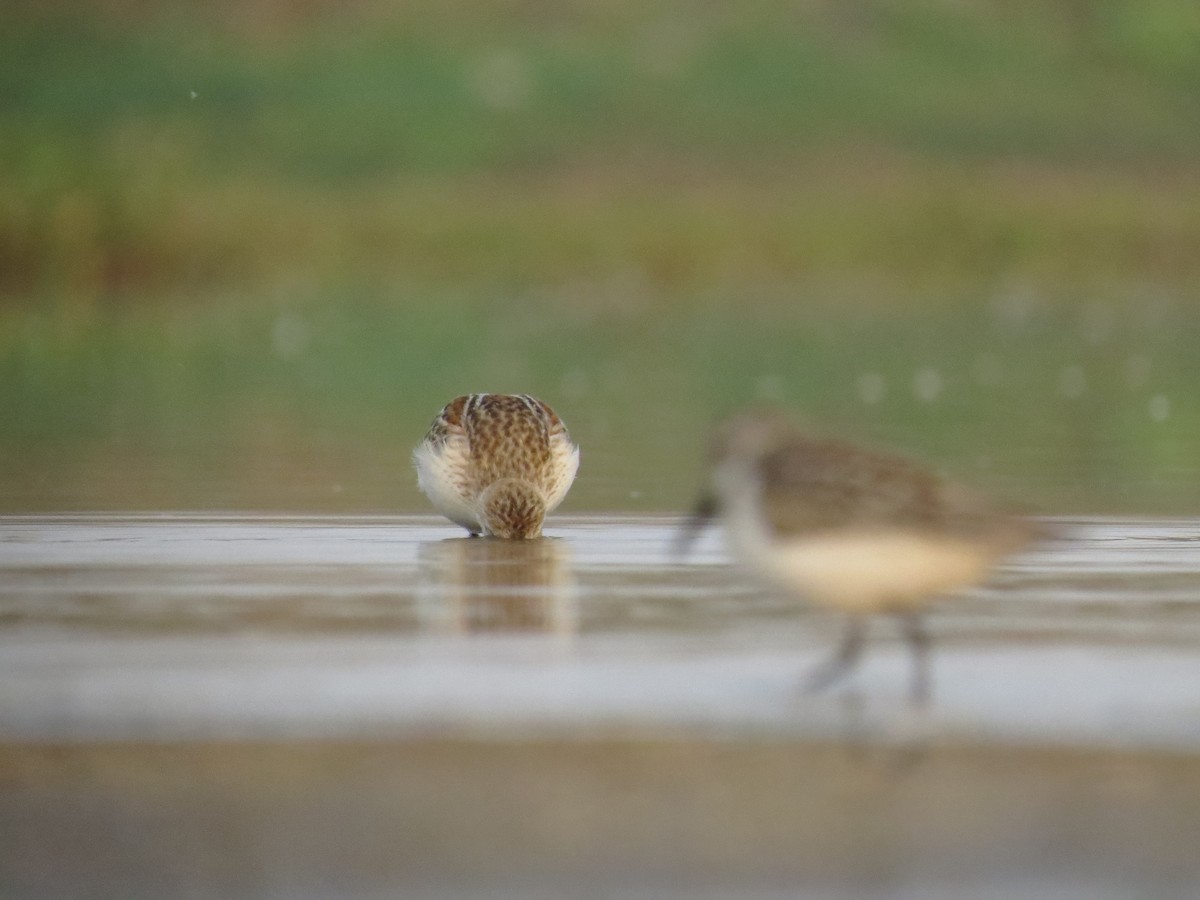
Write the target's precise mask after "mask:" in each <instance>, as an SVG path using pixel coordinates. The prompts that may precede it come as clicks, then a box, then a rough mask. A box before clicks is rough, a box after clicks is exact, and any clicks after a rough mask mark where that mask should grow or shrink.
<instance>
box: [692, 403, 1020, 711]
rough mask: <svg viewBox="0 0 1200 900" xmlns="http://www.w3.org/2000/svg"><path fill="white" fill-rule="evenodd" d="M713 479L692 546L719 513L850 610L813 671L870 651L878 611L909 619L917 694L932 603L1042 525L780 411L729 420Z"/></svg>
mask: <svg viewBox="0 0 1200 900" xmlns="http://www.w3.org/2000/svg"><path fill="white" fill-rule="evenodd" d="M710 465H711V489H710V490H709V491H706V492H705V493H704V494H703V495H702V496H701V499H700V502H699V504H698V507H697V509H696V511H695V513H694V515H693V517H692V519H691V521H690V522H689V524H688V526H687V528H686V529H685V531H684V533H683V534H682V536H681V540H680V547H679V549H680V550H681V551H682V550H685V549H686V547H687V545H688V544H689V543H690V542H691V540H692V539H693V538H694V537H695V536H696V534H697V533H698V531H699V530H700V528H701V527H703V525H704V524H705V523H706V521H707V520H708V519H710V518H711V517H712V516H714V515H720V516H721V518H722V520H723V522H724V525H725V530H726V537H727V541H728V543H729V545H730V549H731V551H732V552H733V554H734V556H735V557H736V558H738V559H739V560H740V561H741V562H742V563H743V564H744V565H745V566H746V567H747V568H748V569H750V570H752V571H753V572H755V573H756V574H758V575H760V576H762V577H763V578H764V579H765V580H766V581H767V582H769V583H772V584H774V585H776V586H779V587H782V588H783V589H785V590H787V591H790V592H792V593H795V594H798V595H800V596H802V597H803V598H805V599H807V600H808V601H810V602H811V603H813V604H814V605H816V606H820V607H825V608H829V609H834V610H840V611H842V612H845V613H847V614H848V624H847V630H846V633H845V636H844V638H843V640H842V643H841V645H840V647H839V649H838V650H837V652H836V653H835V655H834V656H833V657H832V658H831V659H830V660H829V661H827V662H826V663H824V664H823V665H821V666H818V667H817V668H816V669H815V670H814V671H813V672H812V674H811V675H810V677H809V680H808V682H807V687H808V688H809V689H810V690H816V689H820V688H823V687H826V686H828V685H830V684H832V683H833V682H835V681H837V680H838V679H839V678H841V677H842V676H844V675H846V674H847V673H848V672H850V671H851V670H852V669H853V668H854V666H855V664H856V663H857V662H858V661H859V658H860V657H861V654H862V650H863V642H864V639H865V627H866V621H867V619H868V617H870V616H872V615H877V614H890V615H894V616H896V617H897V618H898V620H899V621H900V622H901V623H902V626H903V631H904V635H905V638H906V640H907V641H908V643H909V645H910V647H911V649H912V653H913V662H914V679H913V697H914V699H916V700H918V701H924V700H925V699H927V698H928V696H929V675H928V662H927V657H928V647H929V639H928V635H927V633H926V631H925V628H924V623H923V621H922V618H921V612H922V610H924V609H925V607H926V606H927V605H928V604H929V603H931V602H932V601H933V600H935V599H937V598H939V597H943V596H944V595H946V594H949V593H952V592H954V591H958V590H962V589H964V588H967V587H970V586H972V585H974V584H977V583H978V582H981V581H983V580H984V578H985V577H986V576H987V575H988V573H989V571H990V570H991V568H992V566H993V565H994V564H995V563H997V562H998V561H999V560H1001V559H1002V558H1004V557H1005V556H1007V555H1009V554H1012V553H1014V552H1016V551H1017V550H1019V549H1020V548H1021V547H1023V546H1024V545H1025V544H1026V543H1028V542H1029V541H1030V540H1031V539H1032V538H1033V537H1034V535H1035V531H1036V528H1035V526H1034V524H1033V523H1032V522H1030V521H1028V520H1026V519H1024V518H1021V517H1017V516H1014V515H1010V514H1007V513H1004V512H1001V511H999V510H997V509H996V508H994V507H993V506H992V505H991V504H989V503H988V502H987V501H985V500H984V499H983V498H982V497H981V496H980V495H978V494H976V493H974V492H973V491H971V490H968V489H967V488H965V487H962V486H961V485H958V484H956V483H954V482H952V481H948V480H945V479H942V478H940V477H938V476H937V475H934V474H932V473H930V472H927V471H925V470H924V469H922V468H920V467H919V466H917V465H916V464H914V463H912V462H910V461H909V460H907V459H904V458H902V457H898V456H893V455H891V454H887V453H880V452H876V451H874V450H869V449H865V448H863V447H860V446H857V445H855V444H852V443H849V442H847V441H844V440H838V439H835V438H825V437H813V436H809V435H808V434H806V433H804V432H803V431H801V430H799V429H798V428H797V427H796V426H794V425H793V424H792V423H791V422H789V421H788V420H787V419H785V418H784V417H783V416H781V415H780V414H778V413H774V412H754V413H747V414H743V415H739V416H736V417H734V418H732V419H730V420H728V421H726V422H724V423H723V424H722V425H720V426H719V427H718V428H717V430H716V432H715V434H714V436H713V440H712V445H711V448H710Z"/></svg>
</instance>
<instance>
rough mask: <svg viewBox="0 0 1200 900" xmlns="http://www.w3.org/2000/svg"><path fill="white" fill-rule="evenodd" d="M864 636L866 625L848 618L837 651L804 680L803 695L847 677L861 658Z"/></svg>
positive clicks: (855, 618) (855, 617) (859, 619)
mask: <svg viewBox="0 0 1200 900" xmlns="http://www.w3.org/2000/svg"><path fill="white" fill-rule="evenodd" d="M866 636H867V633H866V624H865V623H864V622H863V620H862V619H861V618H860V617H858V616H850V617H849V618H848V619H847V620H846V632H845V634H844V635H843V636H842V642H841V644H840V645H839V646H838V649H837V651H836V652H835V653H834V654H833V656H831V657H830V658H829V659H827V660H826V661H825V662H823V663H821V664H820V665H819V666H817V667H816V668H815V669H813V670H812V671H811V672H810V673H809V674H808V677H807V678H806V679H805V680H804V691H805V693H810V694H811V693H816V692H817V691H820V690H824V689H825V688H827V687H829V686H830V685H831V684H833V683H834V682H835V681H838V680H840V679H842V678H844V677H845V676H846V675H848V674H849V673H850V671H851V670H852V669H853V668H854V667H855V665H856V664H857V663H858V660H859V658H860V657H861V656H862V651H863V645H864V642H865V640H866Z"/></svg>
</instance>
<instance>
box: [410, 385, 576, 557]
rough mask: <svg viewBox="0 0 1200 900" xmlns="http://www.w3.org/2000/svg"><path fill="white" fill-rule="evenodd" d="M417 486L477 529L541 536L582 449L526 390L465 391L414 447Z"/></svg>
mask: <svg viewBox="0 0 1200 900" xmlns="http://www.w3.org/2000/svg"><path fill="white" fill-rule="evenodd" d="M413 465H414V466H416V469H417V486H418V487H419V488H420V489H421V490H422V491H423V492H424V493H425V496H427V497H428V498H429V499H430V501H432V503H433V505H434V507H435V508H436V509H437V511H438V512H440V513H441V514H442V515H444V516H445V517H446V518H447V519H450V520H451V521H452V522H455V523H456V524H458V525H461V526H462V527H463V528H465V529H467V531H469V532H470V533H471V534H473V535H479V534H484V535H492V536H494V537H500V538H536V537H539V536H540V535H541V533H542V523H543V522H544V521H545V518H546V514H547V513H549V512H550V511H551V510H553V509H554V508H555V507H556V506H558V504H559V503H561V502H562V500H563V498H564V497H565V496H566V495H567V491H568V490H569V489H570V487H571V483H572V482H573V481H574V480H575V472H576V471H577V470H578V468H579V448H578V447H576V446H575V445H574V444H573V443H571V437H570V435H569V434H567V428H566V426H565V425H564V424H563V422H562V419H560V418H559V417H558V416H557V415H556V414H555V412H554V410H552V409H551V408H550V407H549V406H547V405H546V404H545V403H543V402H542V401H541V400H538V399H536V398H534V397H531V396H529V395H528V394H467V395H464V396H462V397H457V398H455V399H454V400H451V401H450V402H449V403H447V404H446V405H445V407H443V408H442V411H441V412H440V413H438V415H437V418H436V419H434V420H433V424H432V425H431V426H430V427H429V431H428V433H426V435H425V438H424V440H422V441H421V443H420V444H419V445H418V446H417V448H416V450H414V451H413Z"/></svg>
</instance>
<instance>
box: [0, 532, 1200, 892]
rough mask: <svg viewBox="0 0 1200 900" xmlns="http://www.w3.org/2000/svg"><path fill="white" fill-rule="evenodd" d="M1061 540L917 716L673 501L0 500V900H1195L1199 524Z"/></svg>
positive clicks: (816, 621) (1199, 859) (1013, 577)
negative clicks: (533, 506)
mask: <svg viewBox="0 0 1200 900" xmlns="http://www.w3.org/2000/svg"><path fill="white" fill-rule="evenodd" d="M1057 524H1059V525H1060V526H1062V531H1063V536H1062V537H1061V538H1060V539H1058V540H1057V541H1055V542H1053V543H1052V544H1050V545H1047V546H1044V547H1041V548H1038V549H1037V550H1035V551H1033V552H1031V553H1029V554H1027V555H1025V556H1022V557H1020V558H1018V559H1015V560H1013V561H1012V563H1011V564H1009V565H1007V566H1006V567H1004V568H1003V569H1002V570H1001V571H999V572H998V573H997V575H996V578H995V579H994V580H993V582H992V583H990V584H989V585H988V586H987V587H986V588H984V589H982V590H980V591H977V592H974V593H972V595H970V596H969V597H965V598H963V599H961V600H957V601H954V602H951V603H947V604H946V605H945V606H944V607H941V608H939V609H938V610H937V611H935V613H934V614H933V615H932V616H931V620H930V624H931V627H932V629H933V631H934V634H935V635H936V637H937V642H938V647H937V655H936V657H935V670H934V671H935V699H934V703H933V706H932V707H931V708H930V709H928V710H925V711H916V710H913V709H911V708H910V707H909V706H908V704H907V701H906V688H907V675H908V669H907V660H906V659H905V657H904V654H903V652H902V647H901V646H900V644H899V642H898V641H897V640H896V635H895V634H894V633H892V632H891V631H890V630H889V629H888V628H886V627H881V628H880V629H877V632H876V635H875V639H874V640H873V642H872V645H871V647H870V651H869V656H868V662H867V665H866V666H865V667H864V669H863V671H862V672H861V673H859V675H857V676H856V677H855V678H854V679H852V680H851V682H850V683H849V684H848V685H847V686H846V687H845V688H844V689H842V690H838V691H834V692H831V693H829V694H826V695H821V696H818V697H806V696H803V695H800V694H799V693H798V691H797V685H798V679H799V676H800V673H801V672H802V671H803V670H804V668H805V666H807V665H809V664H811V663H812V662H814V661H816V660H817V659H818V658H820V657H821V656H822V655H823V654H824V653H826V652H828V650H829V648H830V645H831V644H830V642H831V640H832V639H833V635H834V634H835V633H836V630H837V622H836V621H835V620H832V619H830V618H828V617H824V616H821V615H818V614H815V613H813V612H811V611H809V610H806V609H804V608H803V606H801V605H799V604H797V603H796V602H795V601H794V600H791V599H789V598H779V597H773V596H771V595H769V594H766V593H764V592H762V591H761V590H759V589H758V588H757V587H756V586H755V585H753V583H752V582H749V581H747V580H746V579H745V578H744V576H743V575H742V574H741V573H738V572H737V571H736V570H734V569H732V568H731V567H730V566H729V565H728V560H727V559H726V557H725V555H724V551H723V549H722V547H721V544H720V541H719V539H718V538H717V536H716V535H715V534H714V535H710V536H709V537H707V538H706V539H705V540H704V541H703V542H702V543H701V545H700V546H699V547H698V548H697V550H696V553H695V556H694V557H693V558H692V559H690V560H688V561H687V562H680V561H676V560H672V559H671V558H670V556H669V553H668V552H667V548H668V546H669V543H670V539H671V537H672V536H673V529H674V527H675V526H676V523H675V522H674V521H672V520H667V519H622V518H617V517H606V518H580V519H564V520H560V521H558V522H556V523H555V526H554V527H552V528H551V529H550V532H551V534H552V536H553V538H554V539H553V540H552V541H549V542H543V543H542V544H540V545H539V546H536V547H533V548H525V549H517V550H514V549H513V548H511V547H505V546H503V545H497V544H496V543H495V542H482V541H467V540H462V539H459V538H458V537H457V534H456V532H455V531H454V530H453V529H450V528H447V527H444V526H441V525H440V524H438V523H437V522H436V521H435V520H432V519H425V518H420V519H383V518H376V519H363V518H357V519H333V518H330V517H316V518H307V519H297V518H294V517H293V518H289V519H276V518H270V517H194V516H161V517H147V516H133V517H120V516H88V517H23V518H17V517H10V518H7V519H4V520H0V742H2V743H0V847H3V848H4V849H3V851H0V889H2V890H0V894H2V895H3V896H4V897H47V896H121V897H163V896H171V897H288V898H292V897H299V898H307V897H334V896H336V897H383V896H388V897H399V896H403V897H452V898H457V897H466V898H470V897H513V898H517V897H521V898H528V897H727V896H737V897H751V898H760V897H761V898H766V897H790V896H796V895H797V893H798V892H800V891H802V892H803V895H804V896H813V897H862V896H867V897H889V898H890V897H965V898H972V897H1009V896H1012V897H1028V896H1051V895H1052V896H1055V897H1088V898H1093V897H1113V898H1117V897H1122V898H1124V897H1129V896H1145V897H1192V896H1197V895H1200V855H1198V854H1197V853H1196V851H1195V847H1196V840H1197V836H1200V754H1198V753H1197V749H1198V748H1200V687H1198V686H1200V602H1198V600H1197V598H1200V542H1197V540H1196V538H1195V535H1196V534H1200V527H1198V523H1195V522H1191V521H1181V520H1144V521H1113V520H1079V521H1072V522H1063V523H1057Z"/></svg>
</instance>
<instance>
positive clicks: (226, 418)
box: [0, 0, 1200, 513]
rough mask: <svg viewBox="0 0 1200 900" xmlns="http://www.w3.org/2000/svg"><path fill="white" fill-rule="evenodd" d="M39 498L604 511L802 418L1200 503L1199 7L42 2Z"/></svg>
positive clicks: (989, 473)
mask: <svg viewBox="0 0 1200 900" xmlns="http://www.w3.org/2000/svg"><path fill="white" fill-rule="evenodd" d="M0 176H2V177H0V466H2V471H3V472H4V476H3V480H2V484H0V510H6V511H35V510H56V509H61V510H86V509H155V508H192V509H271V510H296V511H304V510H313V511H326V510H345V511H362V512H392V511H408V510H412V511H422V510H425V509H426V508H427V507H426V505H425V504H424V503H423V501H422V500H421V498H420V497H419V495H418V494H417V493H416V491H415V487H414V483H413V482H414V478H413V475H412V473H411V469H410V464H409V453H410V450H411V447H412V446H413V444H414V443H415V442H416V441H417V440H418V439H419V438H420V437H421V435H422V434H423V432H424V430H425V428H426V427H427V425H428V423H429V421H430V420H431V419H432V417H433V415H434V414H435V413H436V412H437V410H438V409H439V408H440V406H441V405H442V404H443V403H445V402H446V401H448V400H449V399H450V398H452V397H453V396H455V395H456V394H459V393H465V392H468V391H479V390H489V391H528V392H531V393H535V394H537V395H539V396H541V397H542V398H544V399H545V400H547V401H548V402H550V403H551V404H552V405H554V406H555V407H556V408H557V409H558V410H559V412H560V413H561V414H562V416H563V417H564V419H565V420H566V421H567V423H568V425H569V426H570V428H571V430H572V433H573V435H574V436H575V437H576V439H577V440H578V441H579V442H580V444H581V445H582V447H583V466H582V469H581V475H580V479H579V481H578V482H577V485H576V487H575V490H574V492H573V493H572V495H571V497H570V498H569V499H568V501H567V503H566V505H565V506H564V511H575V512H581V511H588V510H676V509H680V508H681V507H683V506H685V505H686V504H687V503H688V502H689V501H690V498H691V496H692V493H693V491H694V489H695V486H696V481H697V479H698V477H699V471H700V457H701V446H702V443H703V435H704V434H705V432H706V430H707V428H708V427H709V424H710V423H711V421H712V420H713V418H714V417H715V416H717V415H718V414H720V413H722V412H726V411H729V410H731V409H734V408H736V407H738V406H740V405H743V404H746V403H752V402H764V401H765V402H779V403H782V404H784V405H786V406H787V407H789V408H791V409H794V410H795V411H797V413H800V414H803V415H804V416H805V417H807V418H809V419H811V420H813V421H814V422H817V423H820V424H821V425H822V426H827V427H829V428H832V429H833V430H836V431H840V432H842V433H845V434H849V435H851V436H854V437H858V438H863V439H867V440H870V441H873V442H875V443H880V444H884V445H888V446H892V447H895V448H898V449H901V450H904V451H906V452H909V453H911V454H915V455H918V456H921V457H923V458H926V459H929V460H932V461H933V462H934V463H936V464H937V465H939V466H941V467H943V468H944V469H946V470H947V471H950V472H953V473H955V474H958V475H959V476H961V477H964V478H967V479H968V480H970V481H973V482H975V483H977V484H981V485H983V486H985V487H987V488H989V489H991V490H993V491H995V492H998V493H1001V494H1004V495H1006V496H1008V497H1010V498H1012V499H1014V500H1016V501H1018V502H1021V503H1028V504H1030V505H1032V506H1034V507H1035V508H1039V509H1041V510H1042V511H1045V512H1092V511H1106V512H1124V513H1136V512H1169V513H1195V512H1196V511H1197V510H1198V509H1200V478H1198V477H1197V475H1198V469H1200V399H1198V398H1197V395H1196V385H1197V384H1198V383H1200V342H1198V341H1197V336H1200V304H1198V302H1197V300H1198V296H1197V290H1198V288H1200V252H1198V251H1200V5H1197V4H1196V3H1195V2H1194V0H1099V2H1086V0H992V2H987V0H824V2H822V0H808V2H805V0H793V2H781V0H747V2H739V3H729V4H726V3H694V2H693V3H684V2H678V3H676V2H645V0H559V2H553V3H550V2H544V0H457V2H452V3H432V2H429V3H411V2H376V0H340V2H322V0H308V2H294V3H284V2H280V0H247V2H235V0H212V2H208V3H183V2H179V3H173V2H150V0H72V2H60V3H41V2H34V0H17V2H13V0H10V2H9V3H6V4H5V6H4V9H3V11H2V12H0Z"/></svg>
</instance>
